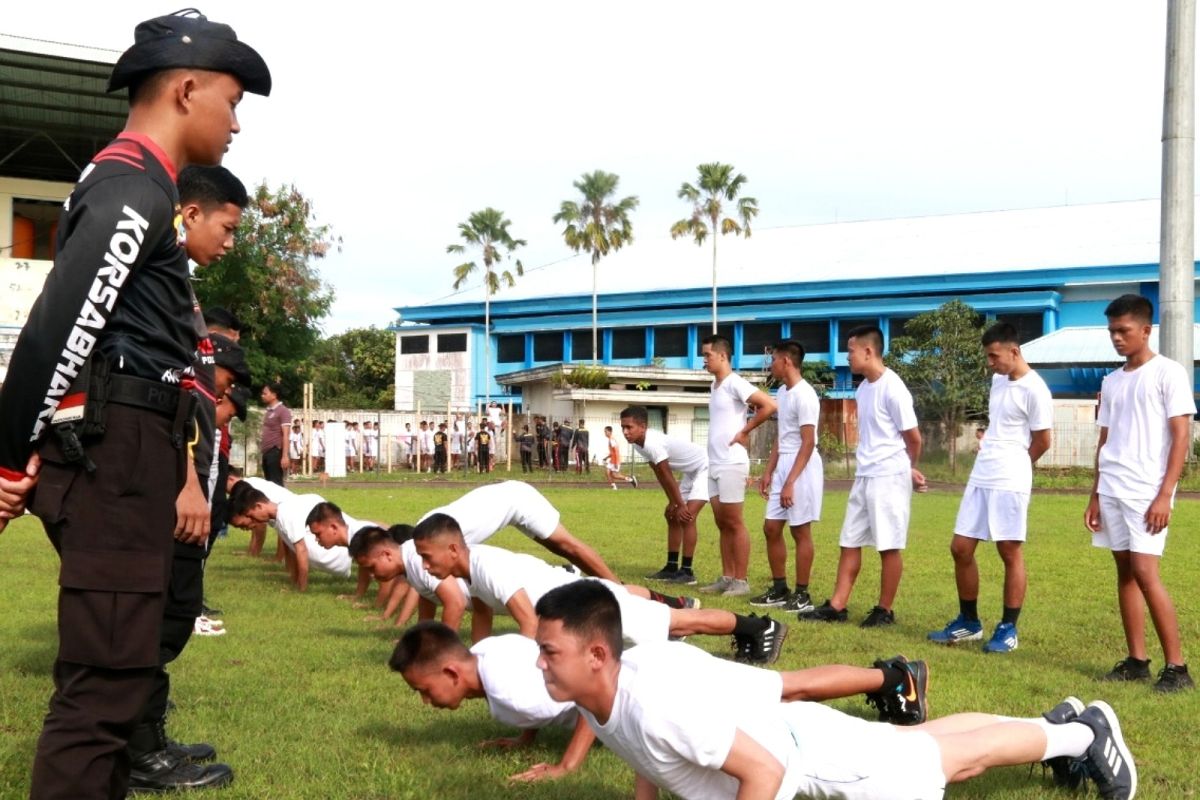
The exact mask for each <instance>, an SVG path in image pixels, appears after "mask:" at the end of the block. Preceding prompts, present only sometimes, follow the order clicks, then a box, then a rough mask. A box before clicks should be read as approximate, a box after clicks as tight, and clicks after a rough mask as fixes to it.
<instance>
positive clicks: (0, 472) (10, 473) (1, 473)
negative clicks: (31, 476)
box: [0, 467, 27, 481]
mask: <svg viewBox="0 0 1200 800" xmlns="http://www.w3.org/2000/svg"><path fill="white" fill-rule="evenodd" d="M26 477H27V476H26V475H25V473H24V472H21V471H20V470H15V469H9V468H8V467H0V478H4V480H6V481H19V480H24V479H25V478H26Z"/></svg>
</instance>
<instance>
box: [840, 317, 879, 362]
mask: <svg viewBox="0 0 1200 800" xmlns="http://www.w3.org/2000/svg"><path fill="white" fill-rule="evenodd" d="M851 339H858V341H859V343H860V344H865V345H866V346H867V347H870V348H871V349H873V350H874V351H875V354H876V355H880V356H882V355H883V331H881V330H880V329H879V326H878V325H859V326H858V327H857V328H851V329H850V332H849V333H847V334H846V341H847V342H849V341H850V340H851Z"/></svg>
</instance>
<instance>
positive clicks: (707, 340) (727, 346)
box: [700, 333, 733, 358]
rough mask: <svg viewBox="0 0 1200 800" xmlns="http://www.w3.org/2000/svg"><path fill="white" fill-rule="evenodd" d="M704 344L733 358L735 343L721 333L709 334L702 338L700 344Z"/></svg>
mask: <svg viewBox="0 0 1200 800" xmlns="http://www.w3.org/2000/svg"><path fill="white" fill-rule="evenodd" d="M704 345H709V346H710V347H712V349H713V350H716V351H718V352H721V353H724V354H725V355H726V357H728V358H733V343H732V342H730V341H729V339H728V338H726V337H724V336H722V335H721V334H719V333H713V334H709V335H708V336H705V337H704V338H703V339H701V340H700V346H701V347H703V346H704Z"/></svg>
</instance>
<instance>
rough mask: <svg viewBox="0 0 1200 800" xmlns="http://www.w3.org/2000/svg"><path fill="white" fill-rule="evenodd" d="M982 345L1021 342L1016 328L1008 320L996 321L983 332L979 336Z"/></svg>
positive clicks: (1017, 343)
mask: <svg viewBox="0 0 1200 800" xmlns="http://www.w3.org/2000/svg"><path fill="white" fill-rule="evenodd" d="M979 341H980V342H982V344H983V346H984V347H987V346H988V345H989V344H1016V345H1019V344H1020V343H1021V337H1020V336H1019V335H1018V334H1017V329H1016V328H1015V327H1014V326H1013V325H1012V323H1009V322H997V323H996V324H995V325H993V326H991V327H990V328H988V329H987V330H986V331H984V332H983V336H981V337H979Z"/></svg>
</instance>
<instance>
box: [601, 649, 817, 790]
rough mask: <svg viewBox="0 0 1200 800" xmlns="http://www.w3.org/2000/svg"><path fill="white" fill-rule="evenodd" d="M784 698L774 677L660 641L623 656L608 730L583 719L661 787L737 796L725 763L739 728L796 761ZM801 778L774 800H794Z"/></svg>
mask: <svg viewBox="0 0 1200 800" xmlns="http://www.w3.org/2000/svg"><path fill="white" fill-rule="evenodd" d="M714 686H719V687H721V691H719V692H718V691H713V687H714ZM781 692H782V678H781V677H780V675H779V673H777V672H774V671H772V670H766V669H758V668H756V667H751V666H748V665H745V664H738V663H735V662H732V661H726V660H724V659H719V658H715V657H714V656H712V655H710V654H709V653H707V652H705V651H703V650H700V649H699V648H696V647H692V646H691V645H688V644H684V643H682V642H656V643H653V644H642V645H638V646H637V647H633V648H630V649H628V650H626V651H625V652H624V654H622V656H621V672H620V675H619V676H618V679H617V694H616V698H615V700H614V702H613V708H612V713H611V715H610V716H609V718H608V721H607V722H606V723H605V724H603V725H601V724H600V723H599V722H598V721H597V720H596V718H595V717H594V716H592V714H591V713H590V712H588V711H586V710H584V709H580V710H579V713H580V714H582V715H583V717H584V718H585V719H586V720H587V722H588V725H590V726H591V728H592V730H593V731H595V733H596V738H598V739H599V740H600V741H601V742H603V743H604V745H605V746H606V747H607V748H609V749H610V750H612V751H613V752H614V753H616V754H617V755H618V756H619V757H620V758H621V759H622V760H623V761H625V762H626V763H627V764H629V765H630V766H632V767H633V769H634V770H635V771H636V772H637V773H638V774H639V775H642V776H644V777H645V778H647V779H648V780H651V781H653V782H654V783H655V784H657V785H658V786H659V787H660V788H662V789H666V790H667V791H670V792H673V793H675V794H676V795H678V796H679V797H683V798H733V797H735V796H736V795H737V791H738V783H737V780H736V779H734V778H733V777H731V776H729V775H726V774H725V773H723V772H721V765H722V764H724V763H725V760H726V759H727V758H728V757H729V752H730V750H731V749H732V748H733V740H734V736H735V735H736V733H737V731H738V730H739V729H740V730H741V731H743V732H744V733H746V734H747V735H748V736H750V737H751V738H753V739H754V740H755V741H756V742H758V743H759V744H761V745H762V746H763V747H765V748H766V749H767V750H768V751H769V752H770V753H771V754H772V755H773V756H774V757H775V758H776V759H778V760H779V762H780V763H781V764H783V765H785V766H786V765H787V764H788V762H789V760H791V759H793V758H794V756H795V753H796V747H797V746H796V743H795V740H794V739H793V737H792V734H791V732H790V730H789V728H788V727H787V725H786V724H785V723H784V721H783V715H782V714H780V713H779V709H780V708H781V703H780V694H781ZM816 733H818V734H819V732H816ZM798 777H799V776H795V777H793V776H787V777H785V778H784V781H783V786H782V787H781V788H780V791H779V793H778V794H777V795H776V797H777V800H784V799H785V798H787V800H790V798H792V797H793V796H794V794H795V786H796V784H797V783H798Z"/></svg>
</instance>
